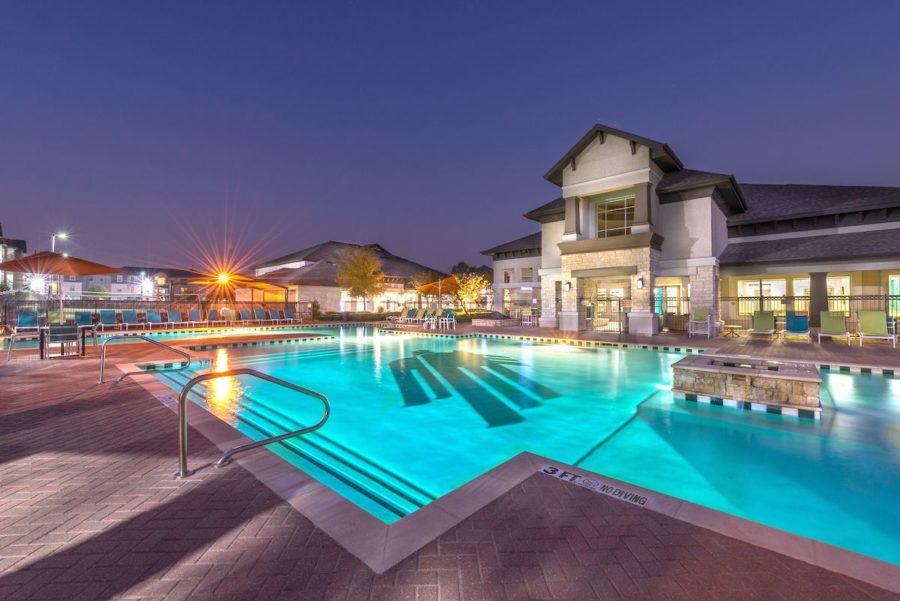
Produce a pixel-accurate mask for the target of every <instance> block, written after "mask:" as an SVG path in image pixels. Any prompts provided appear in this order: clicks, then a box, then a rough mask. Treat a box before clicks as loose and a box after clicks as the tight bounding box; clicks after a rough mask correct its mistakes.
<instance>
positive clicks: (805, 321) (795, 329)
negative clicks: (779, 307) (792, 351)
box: [781, 311, 812, 342]
mask: <svg viewBox="0 0 900 601" xmlns="http://www.w3.org/2000/svg"><path fill="white" fill-rule="evenodd" d="M788 336H799V337H802V338H806V341H807V342H812V337H811V336H810V333H809V316H807V315H797V314H796V313H794V312H793V311H788V312H787V314H785V317H784V329H783V330H782V331H781V340H782V341H784V340H785V338H786V337H788Z"/></svg>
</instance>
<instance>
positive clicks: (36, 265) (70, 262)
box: [0, 251, 121, 323]
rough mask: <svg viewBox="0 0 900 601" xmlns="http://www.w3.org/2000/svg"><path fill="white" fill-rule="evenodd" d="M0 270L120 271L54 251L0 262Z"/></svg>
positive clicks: (52, 272) (44, 272) (53, 272)
mask: <svg viewBox="0 0 900 601" xmlns="http://www.w3.org/2000/svg"><path fill="white" fill-rule="evenodd" d="M0 271H11V272H14V273H33V274H39V275H55V276H60V278H61V277H62V276H65V275H106V274H111V273H120V271H121V270H119V269H117V268H115V267H109V266H108V265H103V264H101V263H94V262H93V261H88V260H86V259H79V258H77V257H70V256H66V255H61V254H59V253H55V252H49V251H44V252H39V253H35V254H33V255H28V256H27V257H20V258H18V259H13V260H12V261H6V262H5V263H0ZM62 309H63V294H62V280H61V279H60V282H59V323H63V312H62Z"/></svg>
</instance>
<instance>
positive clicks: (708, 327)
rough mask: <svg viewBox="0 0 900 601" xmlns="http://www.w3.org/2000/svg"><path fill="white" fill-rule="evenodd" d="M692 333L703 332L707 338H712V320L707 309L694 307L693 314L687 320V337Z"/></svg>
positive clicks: (698, 333)
mask: <svg viewBox="0 0 900 601" xmlns="http://www.w3.org/2000/svg"><path fill="white" fill-rule="evenodd" d="M694 334H697V335H700V334H704V335H705V336H706V337H707V339H709V338H712V320H711V319H710V317H709V309H694V314H693V315H691V318H690V320H688V337H689V338H690V337H691V336H693V335H694Z"/></svg>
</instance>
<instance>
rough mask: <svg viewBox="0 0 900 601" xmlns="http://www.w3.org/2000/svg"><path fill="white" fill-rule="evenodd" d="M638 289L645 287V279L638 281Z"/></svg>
mask: <svg viewBox="0 0 900 601" xmlns="http://www.w3.org/2000/svg"><path fill="white" fill-rule="evenodd" d="M637 287H638V289H641V288H643V287H644V278H638V279H637Z"/></svg>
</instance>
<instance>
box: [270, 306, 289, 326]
mask: <svg viewBox="0 0 900 601" xmlns="http://www.w3.org/2000/svg"><path fill="white" fill-rule="evenodd" d="M269 319H270V320H271V321H272V323H284V322H285V321H286V320H285V319H284V318H283V317H282V316H281V312H280V311H279V310H278V309H269Z"/></svg>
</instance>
